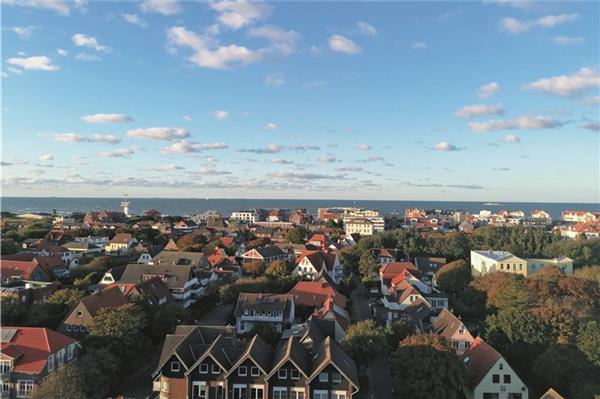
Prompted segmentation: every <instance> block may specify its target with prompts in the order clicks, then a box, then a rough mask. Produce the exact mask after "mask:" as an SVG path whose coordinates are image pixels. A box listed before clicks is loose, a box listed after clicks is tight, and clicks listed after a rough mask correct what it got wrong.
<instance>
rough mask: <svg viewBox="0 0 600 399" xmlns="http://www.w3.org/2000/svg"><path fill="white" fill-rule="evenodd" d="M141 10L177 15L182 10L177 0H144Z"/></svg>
mask: <svg viewBox="0 0 600 399" xmlns="http://www.w3.org/2000/svg"><path fill="white" fill-rule="evenodd" d="M140 10H142V12H156V13H159V14H162V15H175V14H179V13H180V12H181V5H180V4H179V2H178V1H177V0H144V1H142V3H141V4H140Z"/></svg>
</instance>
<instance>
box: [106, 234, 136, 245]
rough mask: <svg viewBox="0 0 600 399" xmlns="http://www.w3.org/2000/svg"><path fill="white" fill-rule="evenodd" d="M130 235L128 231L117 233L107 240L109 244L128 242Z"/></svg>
mask: <svg viewBox="0 0 600 399" xmlns="http://www.w3.org/2000/svg"><path fill="white" fill-rule="evenodd" d="M131 238H132V235H131V234H129V233H118V234H115V236H114V237H113V238H112V240H110V241H109V243H111V244H128V243H129V240H131Z"/></svg>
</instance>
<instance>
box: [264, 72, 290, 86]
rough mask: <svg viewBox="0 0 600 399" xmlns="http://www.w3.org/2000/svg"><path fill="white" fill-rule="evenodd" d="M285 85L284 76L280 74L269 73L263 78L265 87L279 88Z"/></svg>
mask: <svg viewBox="0 0 600 399" xmlns="http://www.w3.org/2000/svg"><path fill="white" fill-rule="evenodd" d="M284 84H285V75H284V74H283V73H281V72H277V73H271V74H269V75H267V76H265V86H269V87H279V86H283V85H284Z"/></svg>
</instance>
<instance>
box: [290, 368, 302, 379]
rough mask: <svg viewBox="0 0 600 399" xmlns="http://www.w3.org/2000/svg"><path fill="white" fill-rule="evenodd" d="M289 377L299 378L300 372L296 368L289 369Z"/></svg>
mask: <svg viewBox="0 0 600 399" xmlns="http://www.w3.org/2000/svg"><path fill="white" fill-rule="evenodd" d="M290 378H291V379H292V380H299V379H300V372H299V371H298V370H296V369H292V370H290Z"/></svg>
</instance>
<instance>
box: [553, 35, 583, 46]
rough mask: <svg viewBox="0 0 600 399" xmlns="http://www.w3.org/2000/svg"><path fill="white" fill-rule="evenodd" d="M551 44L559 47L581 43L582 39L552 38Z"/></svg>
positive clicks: (568, 37)
mask: <svg viewBox="0 0 600 399" xmlns="http://www.w3.org/2000/svg"><path fill="white" fill-rule="evenodd" d="M551 40H552V42H553V43H555V44H558V45H561V46H570V45H572V44H579V43H583V37H571V36H554V37H553V38H552V39H551Z"/></svg>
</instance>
